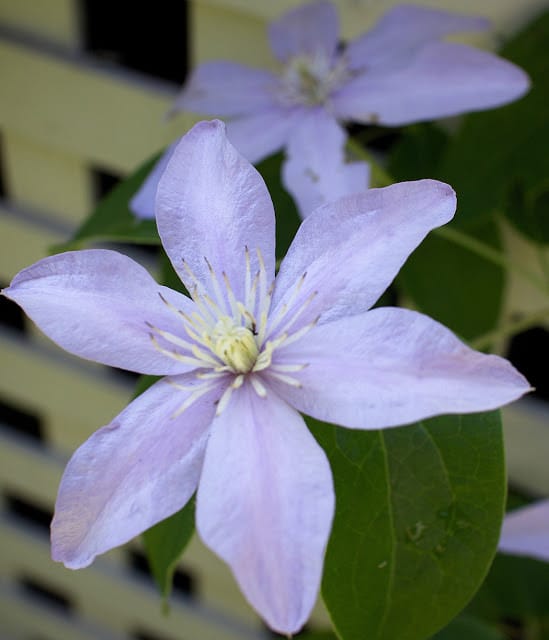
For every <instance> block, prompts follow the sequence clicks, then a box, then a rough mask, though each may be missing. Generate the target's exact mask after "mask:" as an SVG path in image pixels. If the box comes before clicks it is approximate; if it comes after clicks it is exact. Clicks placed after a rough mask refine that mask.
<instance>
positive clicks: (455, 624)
mask: <svg viewBox="0 0 549 640" xmlns="http://www.w3.org/2000/svg"><path fill="white" fill-rule="evenodd" d="M431 640H506V638H505V636H504V635H502V634H501V633H500V631H499V630H497V629H495V628H494V627H491V626H489V625H487V624H485V623H484V622H481V621H480V620H476V619H475V618H471V617H469V616H460V617H459V618H456V619H455V620H452V622H450V624H449V625H448V626H447V627H444V629H442V630H441V631H439V632H438V633H436V634H435V635H434V636H433V637H432V638H431Z"/></svg>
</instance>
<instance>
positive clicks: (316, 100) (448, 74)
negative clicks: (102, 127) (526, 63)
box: [133, 2, 529, 217]
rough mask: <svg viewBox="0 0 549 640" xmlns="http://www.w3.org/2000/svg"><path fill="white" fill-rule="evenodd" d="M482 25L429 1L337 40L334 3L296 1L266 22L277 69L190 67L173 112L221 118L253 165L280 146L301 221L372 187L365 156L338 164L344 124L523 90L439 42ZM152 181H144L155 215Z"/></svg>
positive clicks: (496, 61)
mask: <svg viewBox="0 0 549 640" xmlns="http://www.w3.org/2000/svg"><path fill="white" fill-rule="evenodd" d="M488 26H489V24H488V21H487V20H485V19H483V18H479V17H474V16H463V15H458V14H453V13H448V12H445V11H438V10H435V9H429V8H426V7H420V6H414V5H403V6H399V7H396V8H394V9H391V10H390V11H388V12H387V14H386V15H385V16H384V17H382V18H381V19H380V20H379V22H378V23H377V25H376V26H374V28H373V29H372V30H371V31H369V32H367V33H365V34H364V35H363V36H360V37H359V38H357V39H356V40H354V41H352V42H351V43H349V45H348V46H347V47H345V48H340V47H339V43H338V37H339V27H338V17H337V12H336V9H335V7H334V6H333V5H332V4H331V3H329V2H314V3H311V4H306V5H303V6H301V7H299V8H297V9H294V10H292V11H290V12H288V13H286V14H285V15H283V16H282V17H281V18H280V19H279V20H278V21H275V22H273V23H272V24H271V25H270V27H269V40H270V44H271V48H272V51H273V53H274V56H275V57H276V59H277V60H278V63H279V72H278V73H272V72H270V71H266V70H259V69H254V68H252V67H247V66H244V65H241V64H237V63H233V62H227V61H219V62H207V63H203V64H201V65H200V66H198V67H197V68H196V69H195V71H194V72H193V73H192V75H191V77H190V79H189V81H188V83H187V84H186V85H185V87H184V88H183V90H182V92H181V94H180V96H179V97H178V98H177V99H176V101H175V104H174V107H173V111H178V110H188V111H194V112H196V113H200V114H204V115H216V116H223V117H224V118H227V120H228V124H227V131H228V136H229V139H230V140H231V141H232V142H233V144H234V145H235V146H236V148H237V149H239V151H240V152H241V153H242V154H243V155H244V156H245V157H246V158H247V159H248V160H249V161H250V162H252V163H255V162H258V161H259V160H262V159H263V158H265V157H267V156H269V155H271V154H272V153H274V152H275V151H278V150H279V149H281V148H285V149H286V152H287V155H288V158H289V159H288V162H287V163H286V165H285V166H284V169H283V178H284V183H285V186H286V188H287V189H288V190H289V191H290V193H291V194H292V195H293V197H294V199H295V200H296V202H297V204H298V208H299V211H300V214H301V216H302V217H305V216H307V215H308V214H309V213H310V212H311V211H313V209H314V208H316V207H317V206H319V205H320V204H322V203H324V202H329V201H331V200H334V199H336V198H339V197H341V196H342V195H348V194H352V193H357V192H359V191H362V190H363V189H365V188H366V187H367V186H368V179H369V170H368V167H367V165H366V164H365V163H363V162H353V163H346V162H345V161H344V156H345V142H346V139H347V134H346V132H345V129H344V128H343V126H342V125H343V124H344V123H346V122H358V123H361V124H366V125H367V124H377V125H386V126H402V125H407V124H410V123H413V122H419V121H423V120H432V119H436V118H442V117H446V116H454V115H458V114H462V113H466V112H468V111H476V110H480V109H488V108H492V107H497V106H499V105H502V104H505V103H507V102H510V101H512V100H515V99H516V98H518V97H520V96H521V95H522V94H523V93H524V92H525V91H526V90H527V89H528V86H529V80H528V77H527V76H526V74H525V73H524V72H523V71H522V70H521V69H519V68H518V67H517V66H515V65H513V64H511V63H510V62H507V61H505V60H503V59H501V58H499V57H498V56H496V55H494V54H492V53H488V52H486V51H481V50H478V49H475V48H472V47H469V46H466V45H462V44H456V43H452V42H445V41H443V40H442V38H444V37H445V36H447V35H450V34H453V33H459V32H463V31H476V30H481V29H486V28H487V27H488ZM156 185H157V177H156V176H153V177H152V178H151V182H150V183H149V184H148V185H146V186H145V187H144V189H145V191H146V193H148V194H149V195H148V199H147V202H148V204H147V205H146V206H143V205H144V203H143V201H142V198H141V202H137V203H135V202H134V206H133V208H134V210H135V212H136V214H137V215H139V216H142V217H153V215H154V193H155V192H156Z"/></svg>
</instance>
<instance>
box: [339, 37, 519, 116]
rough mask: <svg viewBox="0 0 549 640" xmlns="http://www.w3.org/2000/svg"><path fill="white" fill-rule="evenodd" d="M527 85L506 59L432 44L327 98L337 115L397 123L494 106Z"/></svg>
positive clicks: (472, 49)
mask: <svg viewBox="0 0 549 640" xmlns="http://www.w3.org/2000/svg"><path fill="white" fill-rule="evenodd" d="M528 87H529V79H528V76H527V75H526V74H525V73H524V71H522V69H520V68H519V67H517V66H516V65H514V64H512V63H510V62H508V61H507V60H503V59H502V58H499V57H498V56H496V55H494V54H491V53H488V52H486V51H480V50H479V49H474V48H472V47H468V46H465V45H461V44H454V43H449V42H435V43H431V44H429V45H427V46H425V47H423V48H422V49H421V51H419V52H418V53H417V55H415V56H413V57H412V58H410V59H409V61H408V64H407V65H406V66H402V67H400V68H398V69H395V70H393V71H391V72H390V73H389V72H382V71H380V70H376V71H375V72H374V71H372V72H371V73H369V72H368V71H366V72H365V73H363V74H361V75H359V76H358V77H356V78H355V79H354V80H351V81H350V82H349V83H348V84H347V85H346V86H344V87H343V88H342V89H341V90H340V91H339V92H338V93H337V94H336V95H335V96H334V97H333V104H334V109H335V112H336V113H337V115H338V116H339V117H340V118H344V119H351V120H357V121H359V122H366V123H368V122H372V121H373V122H376V123H380V124H385V125H391V126H397V125H405V124H409V123H411V122H418V121H421V120H431V119H433V118H443V117H447V116H454V115H458V114H461V113H465V112H468V111H476V110H480V109H488V108H491V107H497V106H500V105H502V104H506V103H507V102H510V101H512V100H515V99H517V98H519V97H520V96H521V95H523V94H524V93H525V91H527V89H528Z"/></svg>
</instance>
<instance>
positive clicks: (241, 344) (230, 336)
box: [209, 316, 259, 373]
mask: <svg viewBox="0 0 549 640" xmlns="http://www.w3.org/2000/svg"><path fill="white" fill-rule="evenodd" d="M209 338H210V341H211V350H212V352H213V353H214V354H215V355H216V356H217V357H218V358H220V359H221V360H223V362H225V364H226V365H227V366H228V367H230V368H231V369H232V370H233V371H234V372H235V373H248V371H250V370H251V369H252V368H253V366H254V364H255V362H256V360H257V356H258V355H259V348H258V346H257V342H256V339H255V336H254V334H253V332H252V330H251V329H248V328H247V327H244V326H242V325H238V324H236V323H235V321H234V319H233V318H230V317H229V316H222V317H221V318H220V319H219V320H218V321H217V323H216V325H215V327H214V329H213V331H212V332H211V334H210V336H209Z"/></svg>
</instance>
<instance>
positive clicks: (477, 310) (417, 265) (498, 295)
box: [397, 220, 505, 339]
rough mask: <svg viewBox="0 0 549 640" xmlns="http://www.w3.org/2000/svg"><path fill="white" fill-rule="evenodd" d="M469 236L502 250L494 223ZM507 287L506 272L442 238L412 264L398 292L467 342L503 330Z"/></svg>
mask: <svg viewBox="0 0 549 640" xmlns="http://www.w3.org/2000/svg"><path fill="white" fill-rule="evenodd" d="M468 235H470V236H471V237H473V238H476V239H477V240H481V241H482V242H483V243H484V244H486V245H488V246H491V247H492V248H495V249H499V248H500V241H499V232H498V228H497V226H496V224H495V223H494V222H492V221H489V220H488V221H486V222H485V223H484V224H483V225H482V226H477V227H475V228H474V229H469V230H468ZM504 285H505V272H504V271H503V269H502V268H501V267H499V266H498V265H495V264H494V263H493V262H491V261H489V260H487V259H486V258H484V257H482V256H480V255H479V254H478V253H475V252H473V251H470V250H469V249H466V248H464V247H462V246H460V245H458V244H456V243H455V242H453V241H451V240H448V239H446V238H445V237H441V236H439V235H437V234H436V233H431V234H430V235H429V236H428V237H427V238H426V239H425V240H424V241H423V243H422V244H421V245H420V246H419V247H418V248H417V249H416V250H415V251H414V253H413V254H412V255H411V256H410V257H409V258H408V260H407V262H406V264H405V265H404V267H403V268H402V269H401V271H400V274H399V276H398V279H397V288H398V289H400V290H401V291H403V292H404V293H405V294H406V295H407V296H409V297H410V298H411V299H412V300H413V302H414V304H415V305H416V306H417V308H418V309H419V310H420V311H422V312H424V313H426V314H427V315H429V316H431V317H432V318H434V319H435V320H438V321H439V322H442V323H443V324H445V325H446V326H447V327H449V328H450V329H452V330H453V331H455V332H456V333H457V334H458V335H460V336H462V337H464V338H466V339H472V338H475V337H477V336H480V335H482V334H484V333H487V332H488V331H491V330H492V329H493V328H494V327H495V326H496V325H497V322H498V319H499V315H500V309H501V305H502V302H503V291H504Z"/></svg>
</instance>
